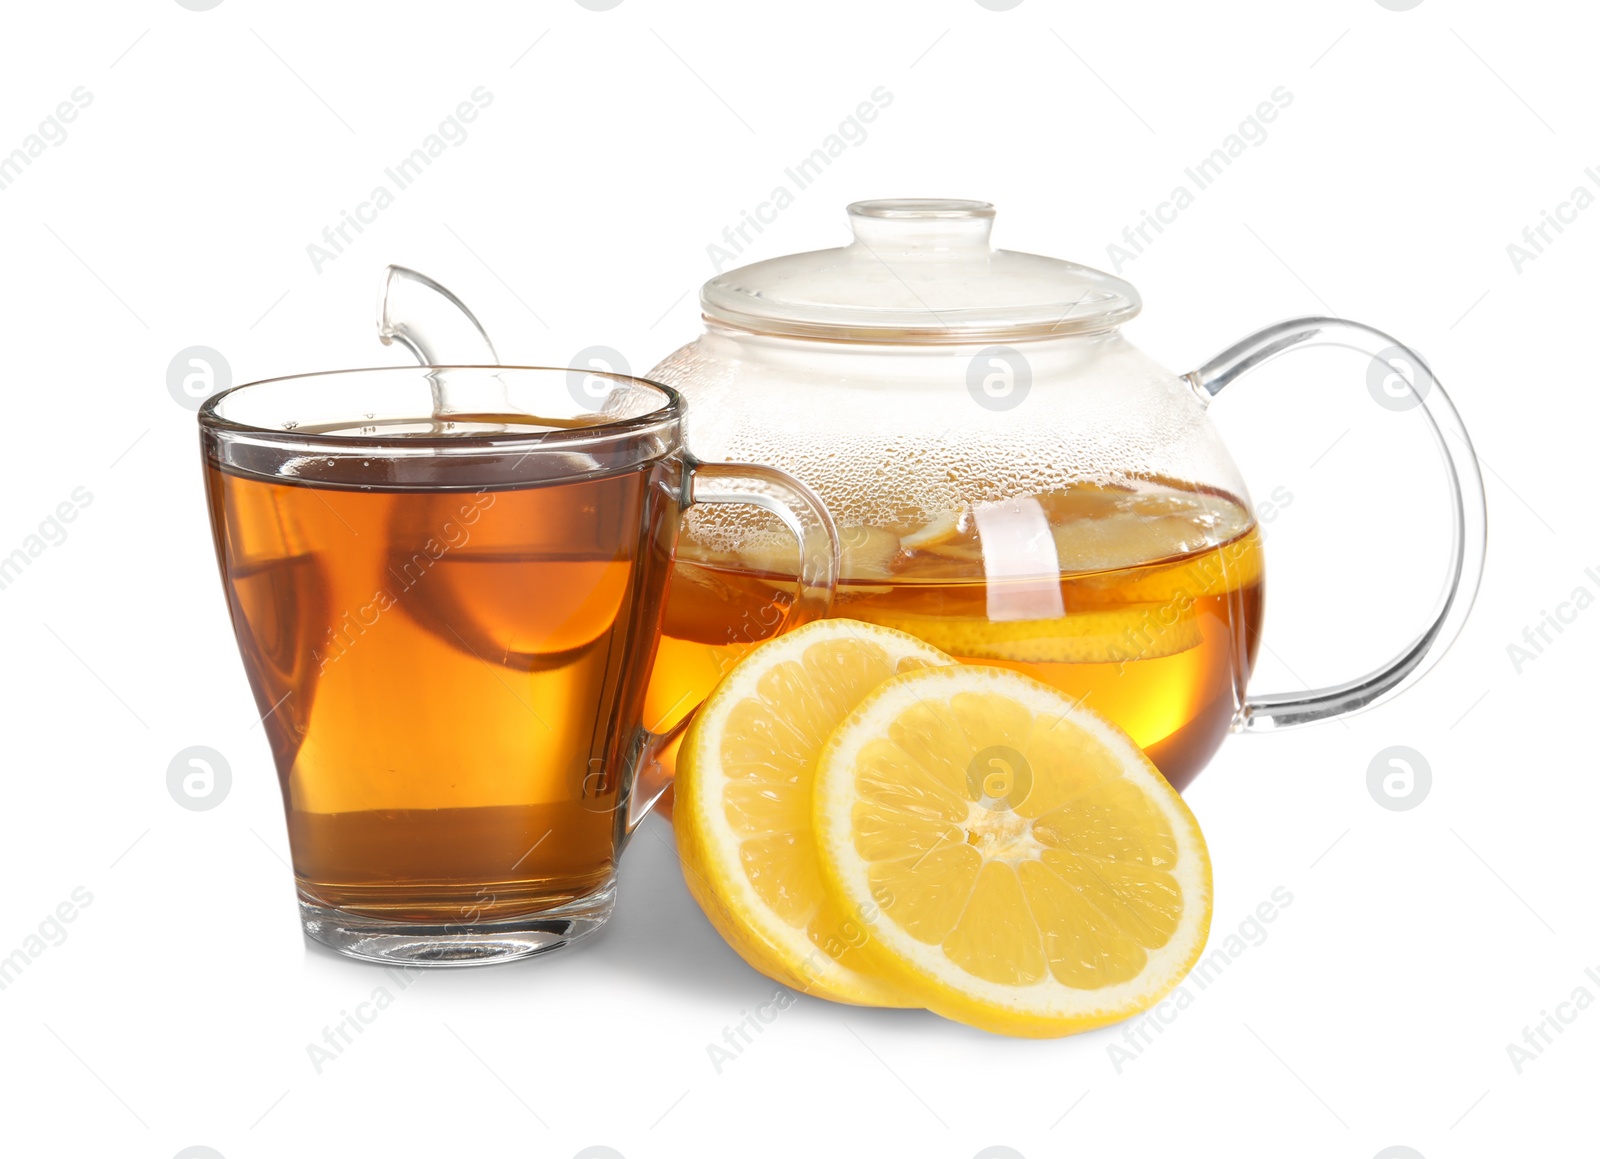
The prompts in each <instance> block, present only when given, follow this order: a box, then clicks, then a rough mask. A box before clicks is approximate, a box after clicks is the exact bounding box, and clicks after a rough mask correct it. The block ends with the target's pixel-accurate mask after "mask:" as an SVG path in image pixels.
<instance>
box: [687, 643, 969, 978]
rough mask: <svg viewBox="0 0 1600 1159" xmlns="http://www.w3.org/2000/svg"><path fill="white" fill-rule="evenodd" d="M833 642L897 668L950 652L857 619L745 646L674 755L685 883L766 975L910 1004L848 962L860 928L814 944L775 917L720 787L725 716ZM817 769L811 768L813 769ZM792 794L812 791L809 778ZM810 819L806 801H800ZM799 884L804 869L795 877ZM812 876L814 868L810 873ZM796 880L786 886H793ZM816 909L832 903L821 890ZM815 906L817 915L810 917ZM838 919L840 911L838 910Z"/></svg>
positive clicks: (811, 853) (801, 851) (807, 843)
mask: <svg viewBox="0 0 1600 1159" xmlns="http://www.w3.org/2000/svg"><path fill="white" fill-rule="evenodd" d="M830 640H856V641H860V642H862V643H863V644H864V645H866V646H868V647H877V648H881V649H882V650H883V651H884V653H885V654H886V655H887V657H888V660H889V663H890V667H891V668H893V669H894V670H897V671H903V670H904V669H905V668H906V667H908V666H911V665H920V666H934V665H953V664H954V663H955V661H954V660H952V659H951V658H950V657H949V656H946V655H945V654H944V653H942V652H940V651H938V650H937V649H935V648H932V647H930V646H929V645H927V644H926V643H924V642H923V641H921V640H918V639H916V638H915V637H913V636H908V635H906V634H905V633H903V632H897V631H894V630H893V629H890V628H883V627H880V626H878V625H873V624H863V623H860V622H858V621H853V620H820V621H816V622H814V623H811V624H808V625H806V626H804V627H801V628H798V629H796V630H794V631H792V632H788V633H786V634H784V635H782V636H779V637H777V638H775V639H772V640H769V641H767V642H765V643H763V644H761V645H760V646H758V647H757V648H755V649H753V650H751V651H750V652H749V653H748V654H746V655H745V656H744V657H742V658H741V660H740V661H739V663H738V664H737V665H735V666H734V668H733V669H732V670H731V671H730V672H729V673H728V674H727V675H726V676H725V677H724V678H723V680H722V682H721V683H719V684H718V685H717V687H716V689H715V690H714V691H713V692H712V694H711V696H710V697H708V698H707V700H706V702H705V704H704V705H702V706H701V708H700V710H699V712H698V713H697V714H696V717H695V721H694V724H693V725H691V726H690V729H689V732H688V733H687V734H686V736H685V738H684V742H683V746H682V748H681V749H680V751H679V756H678V774H677V779H676V788H675V803H674V806H673V827H674V830H675V831H676V835H677V841H678V852H679V855H680V857H681V858H682V860H683V866H684V879H685V882H686V884H687V885H688V887H689V891H690V893H691V894H692V895H693V896H694V898H695V900H696V901H697V902H698V903H699V904H700V908H701V909H702V910H703V911H704V912H705V914H706V917H707V918H708V919H709V920H710V921H711V923H712V925H713V926H715V927H716V929H717V931H718V932H719V933H720V934H721V935H722V936H723V938H724V939H725V940H726V941H727V942H728V944H729V945H730V946H732V947H733V949H734V950H735V951H736V952H737V953H738V954H739V956H740V957H742V958H743V959H744V960H745V961H746V962H747V963H749V964H750V965H751V966H753V967H754V968H755V969H757V970H759V971H761V972H762V973H764V974H766V975H767V976H769V977H771V978H774V979H775V980H777V981H779V982H782V983H784V984H785V985H787V986H790V987H792V988H794V989H796V990H799V991H801V992H803V993H811V994H815V995H818V996H820V997H824V998H830V999H833V1000H834V1001H839V1002H848V1003H853V1004H857V1005H873V1006H907V1005H914V1003H913V1002H911V1001H910V1000H909V999H907V998H906V997H905V996H904V995H903V994H902V993H901V992H900V991H899V990H898V989H897V988H895V987H894V986H892V985H890V984H888V983H886V982H883V981H881V980H879V979H877V978H875V977H873V976H872V975H871V974H870V973H868V972H866V971H863V970H861V969H858V968H856V967H855V966H853V965H851V963H852V962H854V963H860V964H870V963H867V962H866V960H865V959H864V958H863V956H862V953H861V949H860V944H861V942H862V941H863V935H862V933H861V931H859V930H858V929H855V928H854V927H853V926H846V925H841V927H840V928H839V929H838V931H837V933H836V934H835V935H833V936H830V937H829V938H828V939H827V940H826V944H823V945H819V944H818V943H817V942H816V941H813V939H812V937H811V936H810V935H808V933H807V931H806V929H804V928H801V927H797V926H794V925H791V924H789V923H787V922H786V921H785V920H784V919H783V918H782V916H781V915H779V914H777V913H775V912H774V911H773V910H772V909H771V907H770V906H769V905H768V904H767V902H766V901H765V900H764V899H763V898H762V897H761V895H760V893H759V892H758V891H757V889H756V887H755V886H754V885H753V884H752V882H751V881H750V879H749V876H748V874H747V872H746V870H745V867H744V865H743V863H742V861H741V857H740V849H741V846H742V844H743V843H744V842H745V841H747V840H749V839H750V835H749V834H744V833H740V832H739V831H737V830H736V829H735V828H734V825H733V823H732V822H731V821H730V820H729V818H728V815H727V808H726V804H725V798H724V789H725V788H726V787H727V785H728V784H729V779H728V777H727V775H726V774H725V772H724V767H723V757H722V752H723V745H724V738H725V733H726V728H727V723H728V720H729V718H730V716H731V714H732V713H733V712H734V710H735V708H736V707H737V706H738V705H739V703H740V702H741V701H745V700H748V699H750V698H752V697H755V696H756V694H757V692H758V687H759V685H760V682H761V680H762V678H763V677H764V676H765V675H766V674H767V673H769V672H771V671H773V670H774V669H776V668H778V667H779V666H780V665H783V664H785V663H786V662H789V661H793V660H797V659H799V658H801V657H802V656H804V654H805V653H806V651H807V649H809V648H811V647H812V646H813V645H816V644H819V643H826V642H828V641H830ZM826 735H827V733H826V732H824V734H823V738H819V745H818V750H819V751H820V749H821V747H822V746H821V744H820V739H825V737H826ZM813 768H814V766H813ZM803 780H804V782H805V783H801V784H797V785H795V786H794V787H793V791H795V792H797V793H800V792H803V793H805V794H806V795H807V797H809V792H810V785H809V780H810V778H809V777H805V778H803ZM800 812H801V815H802V816H804V817H805V818H806V819H807V821H808V822H809V819H810V816H811V813H810V808H809V801H806V802H804V803H802V804H801V806H800ZM794 836H795V839H796V843H797V846H798V848H797V849H796V853H797V855H800V856H804V857H808V858H814V857H815V849H816V846H815V840H814V837H813V835H812V834H811V833H810V832H809V828H807V831H806V832H802V833H797V834H795V835H794ZM793 876H794V880H795V881H796V882H798V881H803V880H804V879H805V877H806V876H807V875H804V874H797V875H793ZM810 876H811V877H812V878H813V879H817V880H820V879H818V878H817V874H811V875H810ZM794 887H795V886H794V885H793V884H792V883H791V884H790V885H789V888H794ZM816 900H817V905H818V906H819V907H820V906H823V905H830V906H831V905H832V900H831V896H830V895H828V894H826V892H822V893H821V895H820V896H819V897H818V898H817V899H816ZM815 912H816V911H815V910H814V911H813V913H814V914H815ZM839 918H840V921H841V922H842V921H843V915H842V914H841V915H839Z"/></svg>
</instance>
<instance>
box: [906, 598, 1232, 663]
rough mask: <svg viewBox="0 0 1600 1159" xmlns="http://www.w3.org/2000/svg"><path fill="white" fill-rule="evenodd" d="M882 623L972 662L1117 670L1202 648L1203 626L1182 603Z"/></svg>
mask: <svg viewBox="0 0 1600 1159" xmlns="http://www.w3.org/2000/svg"><path fill="white" fill-rule="evenodd" d="M881 619H882V621H883V622H884V624H885V626H889V627H894V628H897V629H899V630H900V631H902V632H909V633H910V634H911V635H913V636H915V637H917V638H918V639H919V640H926V641H927V642H928V643H929V644H932V645H933V646H934V647H935V648H940V649H942V650H944V651H946V652H948V653H950V654H951V655H952V656H960V657H962V658H963V659H968V660H1008V661H1011V662H1013V663H1023V664H1114V663H1121V662H1124V661H1128V660H1154V659H1156V658H1158V657H1161V656H1175V655H1177V654H1178V653H1179V652H1187V651H1188V650H1189V649H1190V648H1194V647H1196V646H1198V645H1199V643H1200V625H1199V622H1198V621H1197V619H1196V617H1195V614H1194V611H1193V609H1192V608H1190V607H1187V606H1185V605H1183V604H1179V603H1172V604H1169V605H1165V606H1157V605H1153V604H1152V605H1149V606H1134V607H1128V608H1117V609H1114V610H1111V611H1099V612H1073V613H1071V614H1069V615H1065V616H1059V617H1057V618H1055V619H1050V620H1014V621H1002V622H993V621H990V620H978V619H957V618H941V617H938V616H928V617H923V618H913V617H910V616H904V617H901V616H897V617H894V618H893V619H891V618H889V617H881Z"/></svg>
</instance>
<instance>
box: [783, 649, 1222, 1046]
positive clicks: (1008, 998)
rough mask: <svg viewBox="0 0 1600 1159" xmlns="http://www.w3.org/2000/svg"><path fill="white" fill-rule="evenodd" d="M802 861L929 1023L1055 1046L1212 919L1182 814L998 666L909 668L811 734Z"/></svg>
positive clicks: (1120, 1008)
mask: <svg viewBox="0 0 1600 1159" xmlns="http://www.w3.org/2000/svg"><path fill="white" fill-rule="evenodd" d="M813 806H814V808H815V811H816V812H815V822H816V832H817V842H818V853H819V861H820V864H821V865H822V867H823V875H824V878H825V880H826V882H827V884H828V886H829V888H830V889H831V890H832V891H833V893H834V895H835V897H836V899H837V902H838V904H839V906H840V909H841V910H842V911H843V912H844V913H845V914H847V915H848V916H849V917H850V918H852V919H854V920H855V921H857V922H858V923H860V925H861V926H862V928H863V929H865V930H866V931H867V938H866V944H865V947H864V948H865V949H866V951H867V954H868V956H869V957H870V958H871V960H872V961H873V963H874V964H875V965H876V967H877V968H878V970H879V972H880V974H881V976H883V977H885V978H886V979H890V980H892V981H893V982H895V983H897V984H898V985H899V986H900V987H901V988H902V989H903V990H904V991H905V993H907V994H908V995H911V996H915V997H916V998H918V999H920V1000H921V1001H922V1003H923V1004H924V1005H926V1006H927V1007H928V1009H930V1010H933V1011H935V1012H936V1013H939V1014H942V1015H944V1016H945V1017H947V1018H952V1019H955V1020H957V1021H959V1022H965V1023H968V1024H970V1025H973V1026H978V1027H982V1028H984V1029H986V1030H993V1031H997V1032H1000V1033H1004V1034H1017V1035H1026V1036H1030V1037H1039V1038H1047V1037H1055V1036H1058V1035H1063V1034H1072V1033H1076V1032H1077V1031H1081V1030H1088V1029H1090V1028H1092V1027H1096V1026H1103V1025H1105V1024H1106V1023H1108V1022H1114V1021H1117V1020H1118V1019H1122V1018H1126V1017H1128V1016H1129V1015H1132V1014H1135V1013H1137V1012H1138V1011H1140V1010H1144V1009H1146V1008H1148V1007H1149V1006H1151V1005H1153V1004H1154V1003H1156V1002H1158V1001H1159V1000H1160V999H1161V998H1162V996H1163V995H1165V994H1167V993H1168V992H1169V991H1170V990H1171V989H1172V988H1173V987H1174V986H1175V985H1177V983H1178V981H1179V980H1180V979H1181V978H1182V977H1183V976H1184V974H1186V973H1187V972H1188V971H1189V968H1190V967H1191V966H1193V965H1194V963H1195V960H1196V959H1197V958H1198V957H1199V956H1200V951H1201V949H1202V948H1203V947H1204V945H1205V939H1206V933H1207V930H1208V929H1209V928H1210V924H1211V863H1210V860H1209V858H1208V857H1207V854H1206V847H1205V842H1204V840H1203V838H1202V837H1201V835H1200V829H1199V826H1198V825H1196V823H1195V820H1194V817H1193V815H1192V814H1191V813H1190V812H1189V810H1188V808H1187V807H1186V806H1185V805H1184V803H1183V801H1182V800H1181V799H1180V798H1179V797H1178V794H1177V793H1175V792H1174V791H1173V790H1172V788H1171V787H1170V786H1169V785H1168V784H1167V782H1166V781H1165V780H1164V779H1163V778H1162V776H1161V774H1160V773H1159V772H1157V771H1156V768H1155V766H1154V765H1152V764H1151V763H1150V762H1149V761H1148V760H1147V759H1146V758H1145V757H1144V755H1143V754H1142V753H1141V752H1140V751H1139V749H1138V746H1136V745H1135V744H1134V743H1133V741H1132V740H1131V739H1129V738H1128V737H1127V736H1126V735H1125V734H1123V733H1122V732H1120V731H1119V730H1117V729H1116V728H1114V727H1113V726H1112V725H1110V724H1108V723H1107V722H1106V721H1105V720H1103V719H1102V718H1100V717H1099V716H1097V715H1095V714H1094V713H1092V712H1089V711H1088V710H1086V709H1083V708H1079V707H1076V706H1075V705H1074V703H1073V702H1072V701H1071V700H1069V699H1067V698H1065V697H1063V696H1062V695H1061V694H1060V693H1059V692H1057V691H1055V690H1054V689H1052V688H1050V687H1049V686H1047V685H1044V684H1041V683H1039V682H1038V681H1036V680H1032V679H1029V678H1028V677H1026V676H1022V675H1020V674H1018V673H1015V672H1011V671H1008V670H1005V669H998V668H979V667H968V666H959V667H954V668H931V669H927V670H924V671H919V672H911V673H907V674H906V675H903V676H899V677H896V678H895V679H893V680H889V681H886V682H885V683H884V684H883V685H881V686H880V687H879V688H878V689H877V690H876V691H874V692H873V693H872V694H871V695H869V696H868V697H867V698H866V699H865V700H863V701H862V703H861V704H860V705H859V706H858V707H857V708H856V710H855V711H854V712H853V713H851V714H850V716H849V718H848V719H847V720H846V721H845V722H844V723H843V724H841V725H840V726H839V728H838V730H837V731H835V732H834V734H833V736H832V738H831V739H830V740H829V741H828V745H827V747H826V748H825V749H824V751H823V753H822V755H821V757H820V758H819V759H818V764H817V780H816V785H815V789H814V791H813Z"/></svg>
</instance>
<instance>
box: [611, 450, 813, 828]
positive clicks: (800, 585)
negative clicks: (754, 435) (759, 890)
mask: <svg viewBox="0 0 1600 1159" xmlns="http://www.w3.org/2000/svg"><path fill="white" fill-rule="evenodd" d="M681 496H682V497H681V500H680V502H681V503H682V505H683V507H684V508H689V507H692V506H694V505H695V504H697V503H742V504H747V505H749V506H751V507H760V508H762V509H764V510H766V511H770V512H772V514H774V515H776V516H777V517H778V518H779V519H781V520H782V521H783V525H784V526H785V527H787V528H788V529H789V532H790V534H792V535H793V536H794V537H795V539H796V540H798V541H799V544H800V574H799V577H798V579H797V581H796V591H795V599H794V602H793V603H791V604H790V605H789V608H788V611H787V612H786V613H785V614H784V618H783V622H782V623H781V624H780V625H779V626H778V629H777V633H775V634H782V633H784V632H787V631H789V630H790V629H791V628H798V627H799V626H800V625H801V624H804V623H807V622H809V621H811V620H819V619H822V618H824V617H825V616H827V614H828V611H829V609H831V608H832V607H833V593H834V586H835V585H836V584H837V583H838V579H839V532H838V530H837V529H836V528H835V527H834V525H833V517H832V516H831V515H829V514H828V509H827V508H826V507H824V506H823V505H822V500H821V499H819V498H818V497H817V493H816V492H815V491H813V490H812V489H811V488H810V487H807V486H806V485H805V484H804V483H802V482H800V480H798V479H796V478H794V477H793V476H792V475H786V474H784V472H782V471H779V470H775V469H774V468H772V467H761V466H757V465H755V464H754V463H701V462H698V461H696V460H694V459H686V460H685V461H684V480H683V490H682V492H681ZM698 711H699V705H696V706H695V707H694V708H692V709H690V710H689V711H688V713H686V714H685V715H684V717H683V719H682V720H680V721H678V723H677V724H675V725H673V726H672V727H671V728H669V729H667V730H666V731H665V732H659V733H655V732H650V731H649V730H648V729H641V730H640V732H641V736H640V739H639V743H638V744H637V745H636V746H635V749H634V751H635V753H636V754H637V755H636V757H635V759H634V770H635V772H634V777H633V784H632V786H631V788H630V791H629V793H628V816H627V829H626V832H628V833H632V832H633V831H634V829H635V828H637V827H638V825H639V822H641V821H643V820H644V818H645V815H646V814H647V813H649V812H650V810H651V809H652V808H653V807H654V806H655V803H656V802H657V801H659V800H660V799H661V794H662V793H664V792H666V790H667V786H668V785H670V784H671V783H672V778H671V776H670V775H669V774H668V773H667V771H666V769H665V767H664V766H663V765H662V763H661V759H660V757H661V753H662V752H663V751H664V750H665V749H666V747H667V746H668V745H670V744H671V743H672V742H673V741H675V740H677V739H678V738H679V737H680V736H682V735H683V732H684V730H685V729H687V728H688V727H689V722H690V721H691V720H693V719H694V715H695V713H696V712H698Z"/></svg>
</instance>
